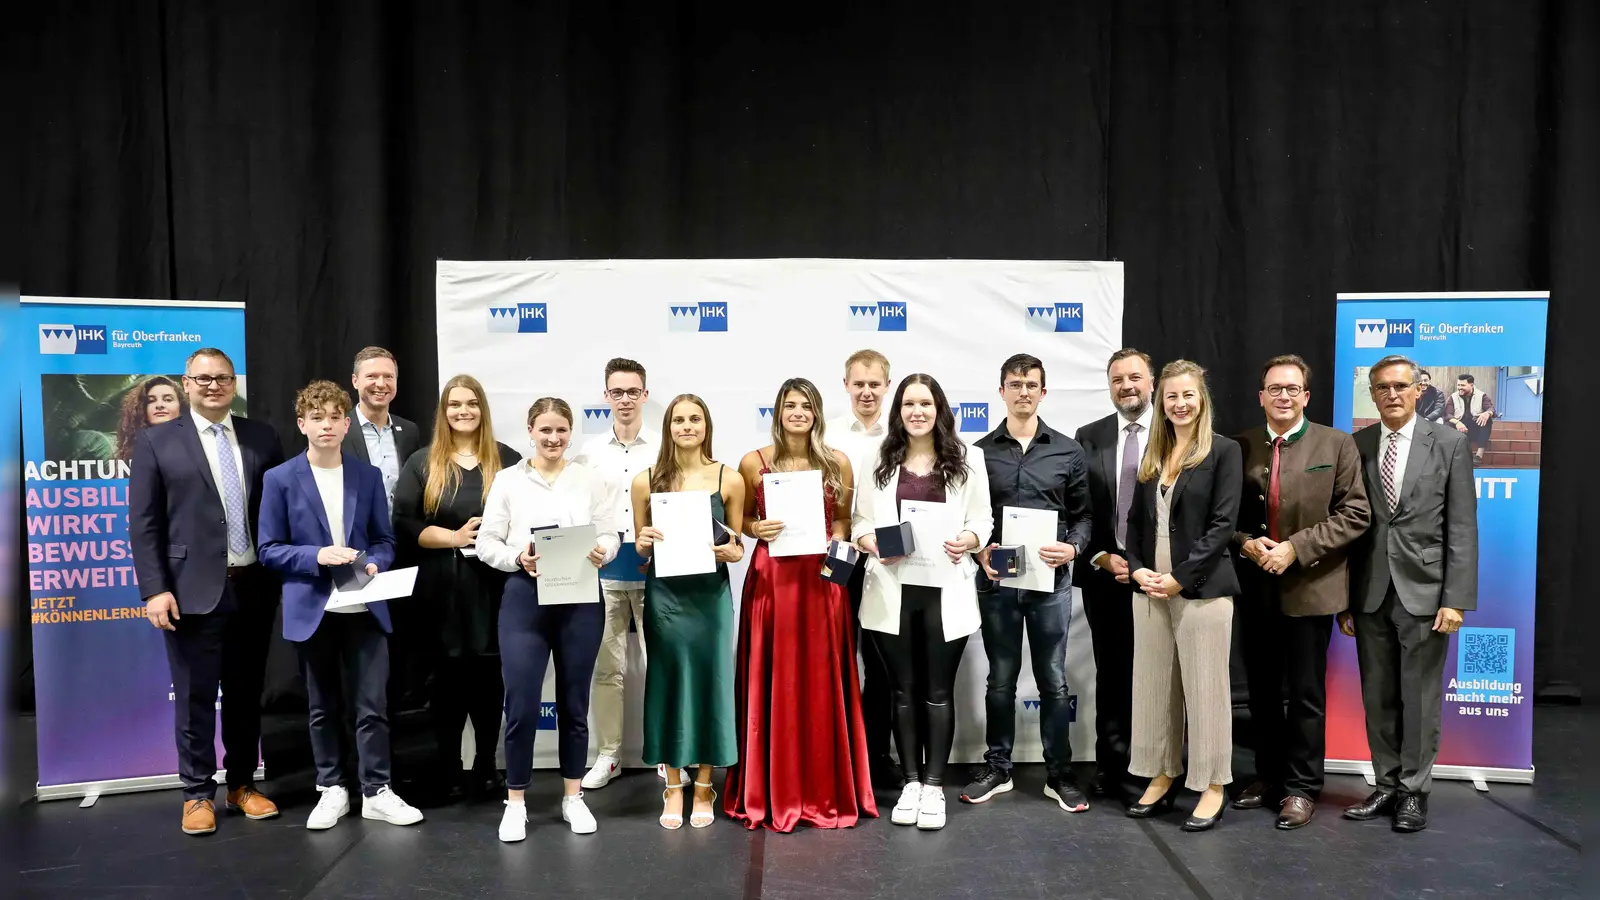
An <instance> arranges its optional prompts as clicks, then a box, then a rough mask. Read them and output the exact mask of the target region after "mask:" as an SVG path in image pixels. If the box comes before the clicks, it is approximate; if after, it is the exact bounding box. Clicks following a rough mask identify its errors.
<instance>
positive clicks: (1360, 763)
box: [1324, 759, 1534, 792]
mask: <svg viewBox="0 0 1600 900" xmlns="http://www.w3.org/2000/svg"><path fill="white" fill-rule="evenodd" d="M1324 768H1325V769H1326V770H1327V771H1329V772H1335V773H1337V774H1340V775H1362V776H1365V777H1366V779H1367V784H1368V785H1369V786H1373V785H1376V784H1377V783H1378V782H1377V779H1375V778H1374V777H1373V776H1372V763H1371V762H1369V761H1367V760H1360V759H1330V760H1327V761H1326V762H1325V763H1324ZM1533 771H1534V770H1533V769H1493V768H1485V767H1483V766H1434V767H1433V777H1435V778H1448V779H1450V780H1452V781H1470V782H1472V786H1473V787H1475V788H1477V789H1478V790H1480V791H1485V792H1487V791H1488V790H1489V782H1491V781H1496V782H1499V783H1501V784H1533Z"/></svg>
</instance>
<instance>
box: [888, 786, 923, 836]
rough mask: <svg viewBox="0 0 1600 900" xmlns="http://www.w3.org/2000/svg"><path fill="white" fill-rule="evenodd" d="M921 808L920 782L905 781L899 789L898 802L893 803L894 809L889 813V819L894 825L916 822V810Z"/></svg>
mask: <svg viewBox="0 0 1600 900" xmlns="http://www.w3.org/2000/svg"><path fill="white" fill-rule="evenodd" d="M921 808H922V784H921V783H920V782H916V781H908V782H906V786H905V788H904V789H903V790H901V791H900V802H898V803H896V804H895V805H894V811H893V812H891V813H889V821H891V822H893V823H895V824H896V825H915V824H917V810H919V809H921Z"/></svg>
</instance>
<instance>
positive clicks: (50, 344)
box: [39, 325, 106, 356]
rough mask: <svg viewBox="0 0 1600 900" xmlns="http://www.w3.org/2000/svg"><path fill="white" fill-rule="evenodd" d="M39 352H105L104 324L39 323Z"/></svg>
mask: <svg viewBox="0 0 1600 900" xmlns="http://www.w3.org/2000/svg"><path fill="white" fill-rule="evenodd" d="M39 352H40V353H51V354H60V355H63V356H74V355H78V356H81V355H83V354H85V353H99V354H104V353H105V352H106V327H105V326H104V325H40V326H39Z"/></svg>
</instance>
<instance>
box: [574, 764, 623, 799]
mask: <svg viewBox="0 0 1600 900" xmlns="http://www.w3.org/2000/svg"><path fill="white" fill-rule="evenodd" d="M621 773H622V763H621V761H619V760H618V759H617V758H616V757H615V756H602V757H600V758H599V759H597V760H595V761H594V768H592V769H590V770H589V774H587V775H585V776H583V781H582V782H581V784H582V785H583V789H584V790H586V791H598V790H600V789H601V788H603V787H605V786H606V785H608V784H610V783H611V779H613V778H615V777H617V776H618V775H620V774H621Z"/></svg>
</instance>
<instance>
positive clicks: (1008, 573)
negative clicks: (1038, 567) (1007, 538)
mask: <svg viewBox="0 0 1600 900" xmlns="http://www.w3.org/2000/svg"><path fill="white" fill-rule="evenodd" d="M989 568H991V569H994V570H995V571H996V572H999V573H1000V577H1001V578H1016V577H1018V576H1020V575H1021V574H1022V573H1023V572H1026V571H1027V570H1028V552H1027V548H1026V547H1024V546H1022V545H1021V544H1002V545H1000V546H998V547H995V548H994V549H992V550H990V551H989Z"/></svg>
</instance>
